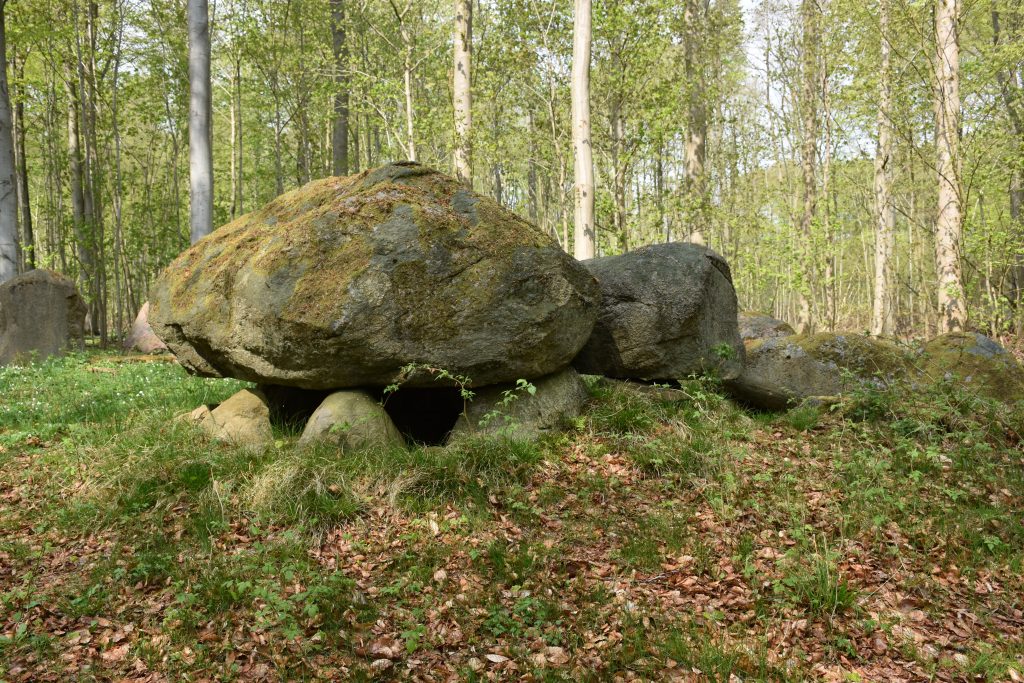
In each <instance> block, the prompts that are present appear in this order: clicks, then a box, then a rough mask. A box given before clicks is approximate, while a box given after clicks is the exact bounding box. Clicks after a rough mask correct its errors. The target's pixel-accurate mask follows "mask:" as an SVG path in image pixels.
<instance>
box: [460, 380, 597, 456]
mask: <svg viewBox="0 0 1024 683" xmlns="http://www.w3.org/2000/svg"><path fill="white" fill-rule="evenodd" d="M531 386H532V387H533V393H531V392H530V390H529V388H530V387H531ZM586 400H587V388H586V386H585V385H584V384H583V380H582V379H581V378H580V376H579V374H577V372H576V371H575V370H573V369H572V368H566V369H565V370H562V371H561V372H556V373H555V374H553V375H548V376H547V377H543V378H541V379H537V380H533V382H529V383H527V384H526V385H521V386H518V387H517V385H515V384H499V385H497V386H491V387H484V388H483V389H479V390H477V393H476V395H475V396H474V397H473V400H472V401H470V402H469V404H468V405H467V406H466V410H465V412H464V413H463V414H462V415H461V416H460V417H459V419H458V422H456V423H455V429H454V430H452V434H451V436H450V437H449V443H456V442H458V441H460V440H463V439H466V438H468V437H471V436H474V435H481V434H486V435H500V436H505V437H508V438H510V439H517V440H530V439H536V438H538V437H540V436H541V435H543V434H545V433H548V432H550V431H552V430H554V429H557V428H558V427H560V426H562V425H563V424H564V423H565V422H567V421H569V420H571V419H572V418H574V417H576V416H577V415H579V414H580V411H581V410H582V408H583V404H584V403H585V402H586Z"/></svg>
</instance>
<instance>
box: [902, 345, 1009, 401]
mask: <svg viewBox="0 0 1024 683" xmlns="http://www.w3.org/2000/svg"><path fill="white" fill-rule="evenodd" d="M918 365H919V367H920V369H921V372H922V374H923V375H924V376H925V377H926V378H927V379H928V380H930V381H933V382H941V381H954V382H958V383H960V384H962V385H963V386H964V388H966V389H968V390H971V391H975V392H977V393H978V394H980V395H982V396H986V397H988V398H994V399H997V400H1000V401H1008V402H1013V401H1019V400H1024V368H1022V367H1021V366H1020V364H1019V363H1018V362H1017V360H1016V359H1015V358H1014V357H1013V356H1012V355H1011V354H1010V352H1008V351H1007V350H1006V349H1004V348H1003V347H1002V346H1000V345H999V344H998V343H997V342H995V341H993V340H992V339H989V338H988V337H986V336H985V335H983V334H979V333H978V332H951V333H949V334H944V335H942V336H939V337H936V338H935V339H932V340H931V341H930V342H928V343H927V344H925V345H924V349H923V350H922V354H921V358H920V360H919V361H918Z"/></svg>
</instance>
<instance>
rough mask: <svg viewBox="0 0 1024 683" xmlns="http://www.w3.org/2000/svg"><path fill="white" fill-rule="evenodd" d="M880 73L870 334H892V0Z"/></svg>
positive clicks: (884, 17)
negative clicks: (873, 284)
mask: <svg viewBox="0 0 1024 683" xmlns="http://www.w3.org/2000/svg"><path fill="white" fill-rule="evenodd" d="M879 33H880V34H881V39H882V46H881V55H880V56H881V73H880V74H879V79H880V80H879V85H878V140H877V144H876V147H875V287H874V296H873V298H872V303H871V334H873V335H875V336H881V335H891V334H892V331H893V310H892V309H893V306H892V291H891V289H892V285H891V282H890V280H891V271H892V264H891V263H890V261H891V260H892V254H893V245H894V242H895V227H896V210H895V207H894V206H893V202H892V168H893V161H892V131H891V126H892V65H891V63H890V62H891V57H890V51H891V48H890V45H889V0H881V2H880V5H879Z"/></svg>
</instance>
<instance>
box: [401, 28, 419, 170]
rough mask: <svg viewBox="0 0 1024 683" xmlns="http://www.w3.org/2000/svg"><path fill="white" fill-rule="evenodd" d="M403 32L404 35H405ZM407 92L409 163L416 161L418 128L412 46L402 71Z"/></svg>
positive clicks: (407, 147)
mask: <svg viewBox="0 0 1024 683" xmlns="http://www.w3.org/2000/svg"><path fill="white" fill-rule="evenodd" d="M404 33H405V32H404V31H403V35H404ZM402 79H403V86H404V91H405V149H406V156H408V157H409V161H416V126H415V114H414V112H413V99H412V44H411V43H407V44H406V47H405V61H404V64H403V69H402Z"/></svg>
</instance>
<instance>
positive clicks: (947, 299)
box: [935, 0, 967, 332]
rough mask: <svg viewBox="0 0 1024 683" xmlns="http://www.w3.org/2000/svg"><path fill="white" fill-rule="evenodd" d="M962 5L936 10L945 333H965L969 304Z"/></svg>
mask: <svg viewBox="0 0 1024 683" xmlns="http://www.w3.org/2000/svg"><path fill="white" fill-rule="evenodd" d="M959 15H960V0H936V6H935V46H936V55H935V81H936V87H935V98H936V100H935V114H936V116H935V121H936V128H935V147H936V152H937V154H936V156H937V163H936V171H937V173H938V181H939V207H938V208H939V214H938V220H937V221H936V225H935V270H936V274H937V276H938V285H939V290H938V303H939V330H940V331H942V332H954V331H957V330H962V329H963V328H964V325H965V324H966V321H967V305H966V301H965V299H964V289H963V282H962V279H963V278H962V276H961V267H960V243H961V239H962V237H961V233H962V231H963V220H964V217H963V197H962V190H963V186H962V180H961V167H962V164H961V158H960V38H959V35H958V34H957V21H958V18H959Z"/></svg>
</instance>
